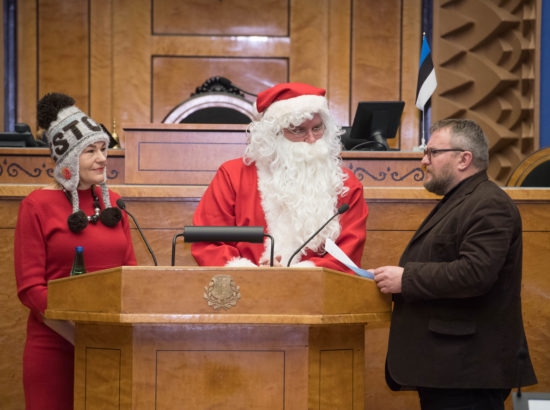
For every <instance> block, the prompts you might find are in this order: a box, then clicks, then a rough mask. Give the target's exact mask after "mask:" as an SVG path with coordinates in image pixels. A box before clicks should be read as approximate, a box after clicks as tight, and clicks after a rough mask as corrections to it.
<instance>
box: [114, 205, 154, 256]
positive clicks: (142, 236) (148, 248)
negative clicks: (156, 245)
mask: <svg viewBox="0 0 550 410" xmlns="http://www.w3.org/2000/svg"><path fill="white" fill-rule="evenodd" d="M116 204H117V206H118V207H119V208H120V209H122V210H123V211H124V212H126V214H127V215H129V216H130V217H131V218H132V220H133V221H134V225H135V226H136V228H137V230H138V232H139V234H140V235H141V239H143V242H144V243H145V246H147V250H148V251H149V253H150V254H151V256H152V258H153V262H154V263H155V266H158V263H157V258H155V254H154V253H153V250H152V249H151V247H150V246H149V243H148V242H147V239H145V235H144V234H143V231H142V230H141V228H140V227H139V224H138V223H137V221H136V218H135V217H134V215H132V214H131V213H130V212H128V210H127V209H126V204H125V203H124V201H123V200H122V198H119V199H118V200H117V201H116Z"/></svg>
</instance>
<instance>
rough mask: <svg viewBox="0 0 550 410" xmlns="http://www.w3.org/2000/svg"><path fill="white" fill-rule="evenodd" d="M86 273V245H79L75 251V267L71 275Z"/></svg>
mask: <svg viewBox="0 0 550 410" xmlns="http://www.w3.org/2000/svg"><path fill="white" fill-rule="evenodd" d="M83 273H86V266H85V265H84V247H83V246H77V247H76V248H75V252H74V261H73V268H72V269H71V276H76V275H82V274H83Z"/></svg>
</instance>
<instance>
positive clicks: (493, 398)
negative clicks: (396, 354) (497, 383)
mask: <svg viewBox="0 0 550 410" xmlns="http://www.w3.org/2000/svg"><path fill="white" fill-rule="evenodd" d="M509 394H510V389H432V388H427V387H418V396H419V397H420V406H421V407H422V410H504V400H506V397H508V395H509Z"/></svg>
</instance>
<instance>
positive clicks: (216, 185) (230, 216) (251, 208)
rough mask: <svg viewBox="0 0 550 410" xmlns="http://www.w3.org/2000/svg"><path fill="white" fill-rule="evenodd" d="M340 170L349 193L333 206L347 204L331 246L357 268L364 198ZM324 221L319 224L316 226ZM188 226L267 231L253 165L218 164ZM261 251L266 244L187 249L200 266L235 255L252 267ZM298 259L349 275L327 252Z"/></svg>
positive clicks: (354, 181)
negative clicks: (333, 243) (248, 262)
mask: <svg viewBox="0 0 550 410" xmlns="http://www.w3.org/2000/svg"><path fill="white" fill-rule="evenodd" d="M343 169H344V171H345V173H346V174H347V175H348V178H347V179H346V181H345V182H344V184H345V186H346V187H348V188H349V191H348V192H347V193H346V195H345V196H343V197H342V196H340V197H339V198H338V205H337V206H338V207H339V206H340V205H342V204H344V203H348V204H349V210H348V211H347V212H345V213H343V214H342V215H340V216H339V218H340V219H339V220H340V225H341V232H340V235H339V236H338V238H337V240H336V241H335V242H336V244H337V245H338V246H339V247H340V248H341V249H342V250H343V251H344V252H345V253H346V254H347V255H348V256H349V257H350V258H351V260H353V261H354V262H355V263H356V264H357V265H358V266H360V264H361V256H362V254H363V246H364V243H365V237H366V220H367V215H368V208H367V204H366V203H365V200H364V198H363V185H361V183H360V182H359V180H358V179H357V178H356V177H355V175H353V174H352V173H351V171H350V170H349V169H345V168H343ZM323 222H324V221H319V227H321V225H322V224H323ZM193 224H194V225H195V226H263V227H264V230H265V231H266V232H267V223H266V220H265V214H264V210H263V208H262V200H261V197H260V191H259V189H258V174H257V169H256V166H255V165H254V164H252V165H248V166H247V165H245V164H244V163H243V160H242V158H238V159H234V160H231V161H227V162H225V163H224V164H222V165H221V166H220V168H219V169H218V172H217V173H216V175H215V177H214V179H213V180H212V182H211V183H210V185H209V187H208V189H207V190H206V192H205V193H204V195H203V197H202V199H201V201H200V203H199V205H198V207H197V210H196V211H195V214H194V216H193ZM312 233H313V232H312ZM266 241H269V239H266ZM276 249H277V242H275V253H277V251H276ZM264 250H265V243H264V244H259V243H247V242H231V243H228V242H198V243H193V244H192V245H191V253H192V254H193V256H194V258H195V260H196V261H197V263H198V264H199V265H201V266H225V265H226V264H227V262H229V261H230V260H231V259H233V258H235V257H237V258H246V259H249V260H250V261H252V262H253V263H255V264H256V265H257V264H258V262H259V260H260V258H261V256H262V254H263V253H264ZM301 260H302V261H306V260H307V261H311V262H313V263H314V264H315V266H320V267H326V268H330V269H335V270H339V271H344V272H348V273H353V272H352V271H351V270H349V269H348V268H346V266H345V265H343V264H342V263H340V262H338V261H337V260H336V259H334V258H333V257H332V256H331V255H329V254H327V253H325V254H322V255H321V254H318V253H315V252H313V251H311V250H308V251H307V253H306V254H305V255H303V256H302V259H301Z"/></svg>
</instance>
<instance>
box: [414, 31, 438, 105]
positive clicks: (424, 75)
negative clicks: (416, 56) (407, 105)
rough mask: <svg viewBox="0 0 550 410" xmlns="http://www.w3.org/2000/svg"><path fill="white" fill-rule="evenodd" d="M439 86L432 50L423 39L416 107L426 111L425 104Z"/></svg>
mask: <svg viewBox="0 0 550 410" xmlns="http://www.w3.org/2000/svg"><path fill="white" fill-rule="evenodd" d="M436 87H437V80H436V78H435V70H434V65H433V62H432V52H431V51H430V46H429V45H428V42H427V41H426V37H424V38H423V39H422V49H421V51H420V68H419V70H418V83H417V85H416V107H417V108H418V109H419V110H422V111H424V106H425V105H426V103H427V102H428V100H429V99H430V97H431V96H432V94H433V93H434V91H435V88H436Z"/></svg>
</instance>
